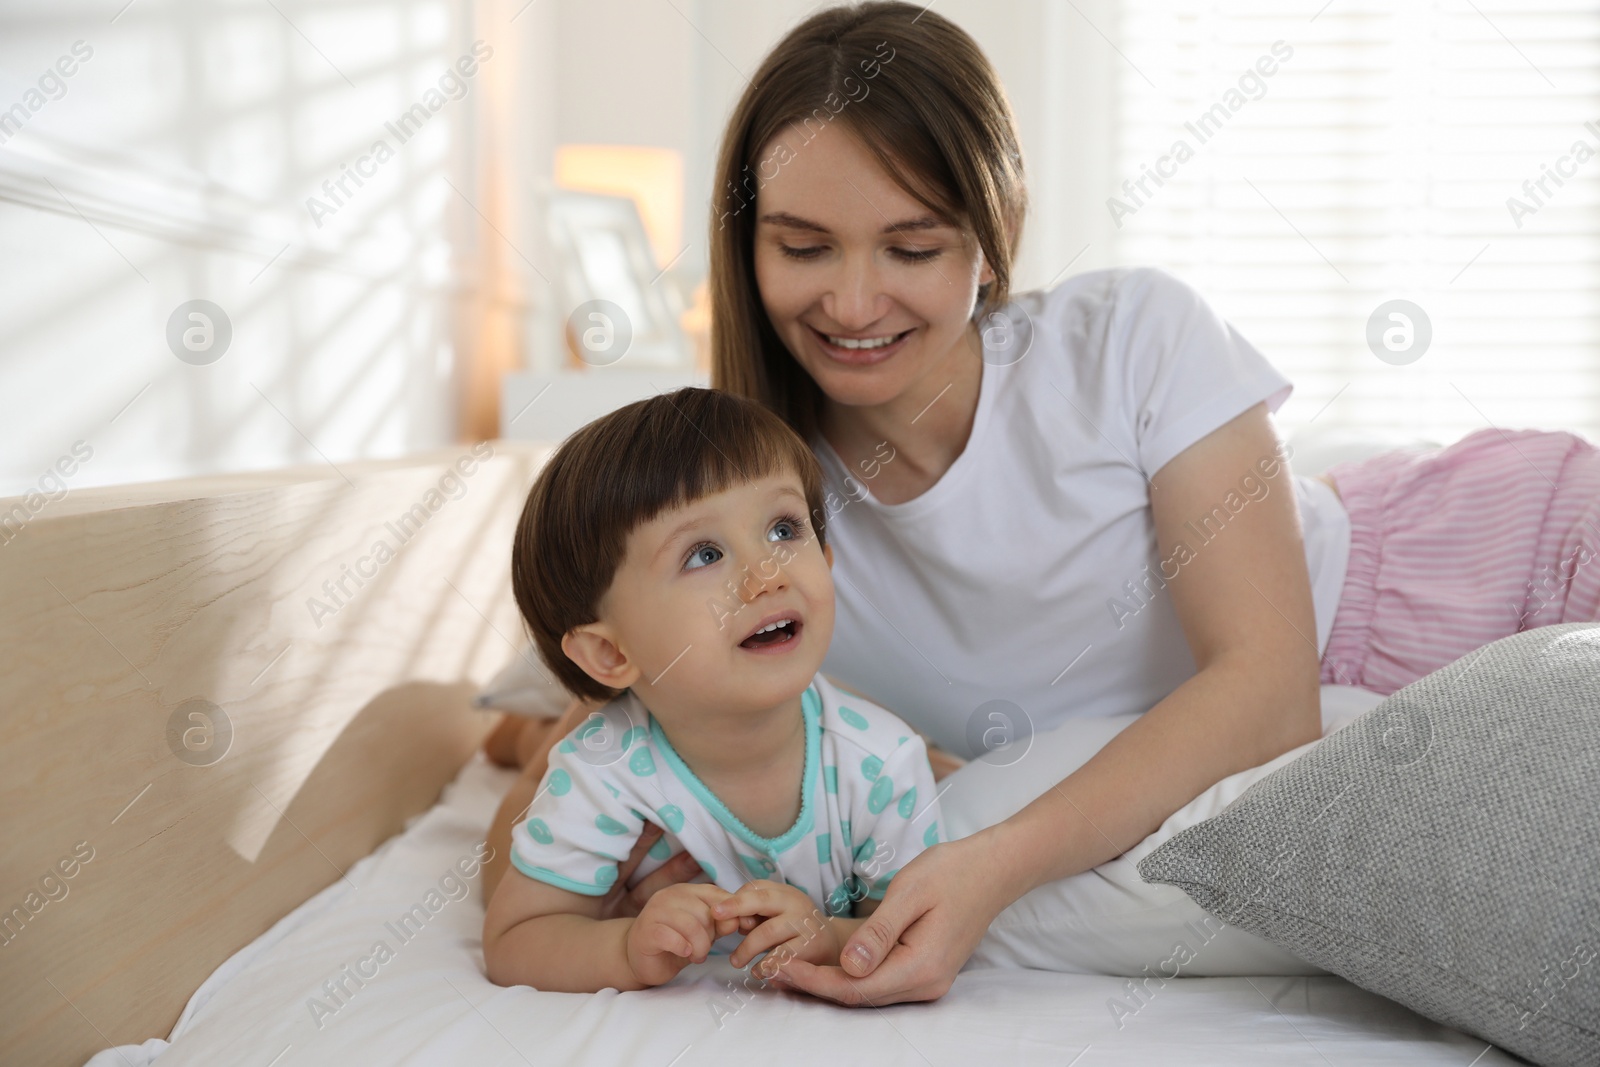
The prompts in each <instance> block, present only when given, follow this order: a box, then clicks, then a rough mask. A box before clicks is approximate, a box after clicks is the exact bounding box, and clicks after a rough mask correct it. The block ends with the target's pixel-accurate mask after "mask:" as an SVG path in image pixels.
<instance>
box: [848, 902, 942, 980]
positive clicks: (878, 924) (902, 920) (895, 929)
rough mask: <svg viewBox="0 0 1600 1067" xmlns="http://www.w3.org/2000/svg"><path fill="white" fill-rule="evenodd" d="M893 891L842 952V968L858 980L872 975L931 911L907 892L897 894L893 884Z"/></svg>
mask: <svg viewBox="0 0 1600 1067" xmlns="http://www.w3.org/2000/svg"><path fill="white" fill-rule="evenodd" d="M889 888H890V892H888V893H885V894H884V898H883V903H882V904H879V905H878V910H877V911H875V912H873V913H872V914H871V915H870V916H868V917H867V919H866V921H865V922H863V923H862V924H861V925H860V926H858V927H856V931H855V933H853V934H851V935H850V939H849V940H848V941H846V942H845V943H844V947H842V948H841V949H840V950H839V965H840V966H841V967H843V968H844V969H845V970H846V971H847V972H849V973H850V974H852V975H854V976H855V977H857V978H864V977H866V976H867V975H869V974H871V973H872V972H873V970H874V969H876V968H877V966H878V964H880V963H882V962H883V960H884V958H885V957H886V956H888V955H889V950H890V949H892V948H894V947H895V946H896V945H898V944H899V943H900V935H901V934H902V933H904V932H905V929H906V927H908V926H910V925H911V924H912V923H914V922H916V921H917V920H918V919H920V918H921V917H922V916H923V914H924V913H925V912H926V911H927V910H928V905H927V904H925V903H923V902H922V900H921V898H920V897H917V896H915V895H914V894H911V893H905V892H901V893H894V892H893V889H894V886H893V884H892V883H891V884H890V887H889Z"/></svg>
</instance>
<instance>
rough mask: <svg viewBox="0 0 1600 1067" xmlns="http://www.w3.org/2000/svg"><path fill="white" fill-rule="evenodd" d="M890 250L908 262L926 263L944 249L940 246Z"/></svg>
mask: <svg viewBox="0 0 1600 1067" xmlns="http://www.w3.org/2000/svg"><path fill="white" fill-rule="evenodd" d="M889 251H891V252H893V253H894V254H895V255H896V256H899V257H900V258H901V259H903V260H905V261H906V262H907V263H926V262H928V260H930V259H933V258H934V257H935V256H937V255H938V254H939V253H940V252H941V251H943V250H942V249H938V248H891V249H890V250H889Z"/></svg>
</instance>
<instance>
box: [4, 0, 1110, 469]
mask: <svg viewBox="0 0 1600 1067" xmlns="http://www.w3.org/2000/svg"><path fill="white" fill-rule="evenodd" d="M274 2H275V3H276V6H277V9H278V10H275V9H274V6H273V5H272V4H266V3H261V4H256V3H250V4H239V5H218V4H207V3H201V2H199V0H165V2H163V0H138V2H136V3H134V4H133V5H132V6H131V7H129V8H127V9H126V10H124V11H122V12H121V13H120V14H118V13H117V9H116V6H111V7H110V9H109V10H107V6H106V5H104V4H103V3H98V2H97V3H95V4H92V5H91V4H89V3H87V2H84V0H67V2H65V3H47V2H45V0H26V2H23V3H18V4H14V5H12V6H11V7H10V8H9V9H8V10H7V11H5V12H4V13H3V14H0V109H3V108H7V107H11V106H12V105H14V104H19V103H20V104H22V105H23V114H24V118H25V121H23V122H22V123H21V129H20V132H11V131H8V130H4V129H0V282H3V284H0V495H4V494H11V493H23V492H26V491H27V490H28V489H29V488H30V487H36V486H38V484H39V482H40V480H41V478H42V477H43V476H44V473H45V472H46V471H47V469H49V468H51V466H52V465H53V464H54V463H55V462H56V461H57V459H58V458H59V457H61V456H63V455H70V454H71V452H72V449H73V446H74V444H75V443H76V442H80V441H81V442H83V445H82V446H80V453H81V452H82V451H85V450H87V451H91V452H92V458H90V459H89V460H88V461H87V462H85V463H81V464H68V465H69V466H72V467H74V473H73V474H72V476H71V477H70V478H68V479H66V480H67V481H68V482H69V484H70V485H71V486H74V487H77V486H87V485H99V484H108V483H114V482H125V481H137V480H148V479H155V478H165V477H172V476H177V475H182V474H192V473H201V472H210V471H223V470H242V469H259V468H270V467H276V466H281V465H285V464H290V463H321V462H331V463H333V464H335V465H337V464H338V463H339V462H340V461H341V460H343V459H352V458H356V457H366V456H384V455H396V454H401V453H404V452H409V451H414V450H417V449H421V448H427V447H432V446H435V445H438V444H441V443H446V442H448V441H450V440H453V439H455V438H456V437H458V436H460V435H461V434H462V433H465V432H468V431H469V430H470V427H468V428H463V426H462V424H461V418H460V412H461V411H462V410H463V406H464V399H463V398H464V396H465V395H466V394H467V393H469V392H473V391H483V390H485V389H492V388H493V385H494V381H493V379H494V378H495V377H497V375H498V373H499V372H500V370H502V369H506V368H510V367H515V366H516V365H518V364H521V365H525V366H528V367H530V368H533V369H537V370H549V369H553V368H554V367H555V366H556V365H558V364H559V363H560V361H561V359H562V356H561V342H560V332H559V331H560V324H561V323H562V322H563V321H564V320H565V318H566V312H567V311H568V310H570V309H565V308H561V307H559V306H557V301H556V298H555V296H554V293H553V291H552V288H551V286H550V285H549V282H548V279H549V278H550V277H553V275H554V268H553V265H552V263H551V262H550V258H549V255H548V249H547V247H546V239H545V234H544V227H543V222H542V214H541V211H542V204H543V201H544V197H545V195H546V194H547V193H548V191H549V189H550V175H551V161H552V157H553V153H554V150H555V146H556V145H557V144H560V143H564V142H599V143H624V144H644V145H657V146H665V147H670V148H675V149H677V150H678V151H680V152H682V153H683V157H684V164H685V194H684V200H685V203H684V220H685V231H684V233H685V238H684V239H685V241H686V242H688V243H689V244H690V246H691V247H690V248H689V250H688V252H687V253H686V254H685V255H684V257H683V259H682V260H681V261H680V264H679V269H680V270H682V271H685V272H687V273H689V274H691V275H699V274H703V272H704V270H705V265H706V247H707V246H706V237H707V232H708V230H707V227H708V214H709V206H708V205H709V193H710V182H711V170H712V167H713V165H714V163H715V158H716V149H717V143H718V140H719V138H720V137H721V135H722V130H723V125H724V123H725V121H726V118H727V115H728V113H729V112H730V110H731V109H732V107H733V105H734V102H735V100H736V99H737V95H738V93H739V92H740V91H741V90H742V89H743V87H744V83H745V75H746V74H748V73H749V72H752V71H754V69H755V68H756V66H757V64H758V63H759V62H760V59H761V58H762V57H763V56H764V55H765V53H766V52H767V50H768V49H770V48H771V46H772V45H773V44H774V43H775V42H776V41H777V40H778V38H780V37H781V36H782V35H783V33H784V32H786V31H787V30H788V29H789V28H790V27H791V26H793V25H794V24H795V23H796V22H798V21H799V20H800V19H802V18H803V17H804V16H805V15H806V14H807V13H809V12H810V11H811V10H812V9H813V8H814V6H815V5H813V4H808V3H802V2H792V0H775V2H763V3H760V4H750V3H747V2H744V0H673V2H672V3H666V2H665V0H534V2H532V3H528V2H527V0H391V2H385V3H374V4H367V5H353V4H346V3H339V2H334V3H322V2H312V0H274ZM1111 3H1112V0H1080V3H1079V4H1078V5H1077V6H1078V9H1079V10H1081V11H1083V12H1084V13H1085V14H1086V15H1087V16H1088V17H1090V18H1095V19H1096V20H1097V21H1102V20H1106V19H1107V18H1108V17H1107V16H1106V15H1105V14H1104V11H1105V10H1106V9H1108V8H1109V6H1110V5H1111ZM279 10H281V12H282V14H279ZM939 10H940V11H941V13H943V14H944V15H946V16H947V17H949V18H952V19H955V20H956V21H957V22H958V23H959V24H961V25H962V26H964V27H965V28H966V29H967V30H968V31H969V32H971V33H973V35H974V36H975V37H976V38H977V39H978V41H979V43H980V44H981V45H982V46H983V47H984V49H985V50H986V51H987V52H988V53H989V55H990V57H991V59H993V61H994V62H995V64H996V66H997V67H998V69H999V71H1000V74H1001V77H1002V79H1003V80H1004V82H1005V85H1006V87H1007V90H1008V92H1009V93H1010V95H1011V99H1012V102H1013V104H1014V105H1015V107H1016V111H1017V114H1018V118H1019V122H1020V124H1021V127H1022V136H1023V142H1024V152H1025V153H1026V163H1027V166H1028V168H1029V177H1030V183H1031V187H1032V195H1033V204H1034V206H1033V210H1032V213H1031V217H1030V221H1029V225H1028V229H1027V231H1026V233H1025V236H1024V240H1023V244H1022V253H1021V260H1020V262H1019V264H1018V274H1017V287H1018V288H1028V287H1031V286H1035V285H1042V284H1045V283H1048V282H1049V281H1051V280H1052V279H1053V278H1054V277H1056V276H1057V275H1059V274H1060V272H1061V271H1062V269H1063V268H1065V267H1066V266H1067V264H1068V263H1069V262H1071V264H1072V266H1071V269H1072V270H1073V271H1077V270H1083V269H1088V268H1090V267H1093V266H1100V265H1104V264H1105V262H1107V261H1108V258H1107V257H1108V256H1109V243H1108V242H1107V241H1105V240H1103V239H1102V236H1101V235H1100V234H1099V233H1098V232H1097V230H1096V228H1097V227H1100V228H1102V229H1103V228H1104V226H1105V225H1106V223H1105V222H1104V221H1103V220H1104V213H1103V212H1102V211H1100V210H1099V209H1098V205H1099V204H1102V203H1103V202H1104V198H1105V195H1106V193H1105V190H1103V189H1095V188H1093V187H1092V185H1093V182H1099V181H1102V180H1103V176H1104V175H1105V174H1106V173H1107V172H1108V171H1109V169H1110V168H1109V167H1107V166H1106V165H1105V159H1106V157H1107V153H1108V151H1109V148H1108V146H1107V144H1106V137H1107V134H1108V131H1109V123H1110V111H1109V107H1108V106H1100V104H1094V103H1086V102H1090V101H1098V102H1101V103H1105V102H1107V101H1108V100H1109V92H1108V86H1109V85H1110V80H1109V74H1108V72H1107V63H1108V57H1109V56H1110V55H1111V53H1110V51H1109V49H1107V48H1106V47H1105V46H1104V42H1103V40H1102V39H1101V38H1100V37H1099V36H1098V35H1096V34H1095V33H1094V31H1093V30H1092V29H1091V28H1090V27H1089V26H1088V24H1087V23H1086V22H1085V21H1084V18H1083V16H1082V15H1079V14H1077V13H1076V12H1074V11H1072V10H1069V9H1067V8H1065V7H1063V6H1062V5H1059V4H1055V3H1049V2H1047V0H1004V2H993V0H990V2H985V3H979V2H977V0H947V2H946V3H944V4H943V5H941V7H940V9H939ZM113 20H114V21H113ZM474 40H483V41H484V42H485V44H486V45H487V46H488V47H489V48H492V49H493V50H494V53H493V56H492V57H490V58H489V59H487V60H486V61H480V63H479V65H478V67H477V71H476V73H475V74H474V75H473V77H472V78H471V79H464V84H465V86H466V89H465V95H464V96H463V97H462V98H461V99H447V100H446V101H445V102H444V103H443V104H442V105H441V106H440V107H439V109H438V110H437V111H436V112H432V113H431V115H430V118H429V119H428V121H427V123H426V124H425V125H424V127H423V129H422V131H421V132H420V133H419V134H418V135H416V136H415V137H413V138H411V139H409V140H407V141H406V142H405V143H403V144H402V143H400V142H399V139H398V137H396V136H395V135H394V134H393V133H392V132H390V131H388V130H387V129H386V128H385V126H384V123H385V122H386V121H393V120H394V119H395V118H396V117H398V116H399V114H400V113H401V112H402V111H404V110H405V109H406V108H408V107H409V106H411V105H412V104H414V103H418V102H419V101H421V100H422V99H423V96H424V92H425V90H427V89H428V88H429V87H430V86H436V83H437V81H438V79H439V77H440V75H441V74H442V73H443V72H444V71H445V69H446V68H447V66H448V65H450V64H452V63H454V62H455V61H456V60H457V59H458V58H459V57H462V56H465V55H470V53H471V48H472V42H473V41H474ZM79 41H81V42H83V45H82V46H81V48H83V49H89V50H92V55H91V56H90V57H89V58H88V59H87V60H86V61H81V62H79V64H78V65H77V67H76V69H75V71H74V73H73V75H72V76H71V77H70V78H64V79H62V83H61V84H62V85H64V87H65V90H64V92H61V93H58V94H57V95H58V96H59V98H58V99H51V98H49V97H48V95H47V94H45V93H40V95H39V96H38V97H37V98H36V100H37V102H38V103H39V104H40V106H39V107H38V109H37V110H36V111H30V110H28V109H27V103H28V101H29V99H30V98H29V96H28V92H29V90H30V89H37V88H38V82H39V79H40V77H41V75H42V74H43V73H44V72H45V71H46V69H47V68H49V67H51V66H52V65H53V64H54V63H56V61H57V60H58V58H59V57H62V56H71V54H72V48H73V46H74V44H75V42H79ZM1062 56H1065V57H1067V58H1068V60H1070V61H1068V62H1062V61H1061V58H1060V57H1062ZM51 88H52V89H54V83H53V82H52V83H51ZM1063 130H1065V131H1068V135H1067V136H1064V137H1063V136H1059V135H1058V136H1052V135H1051V134H1052V132H1054V133H1056V134H1059V133H1060V132H1061V131H1063ZM379 139H383V140H385V141H387V142H388V143H389V145H390V147H391V148H392V149H393V150H394V152H395V155H394V158H392V159H391V160H389V161H388V162H385V163H383V164H382V165H380V166H376V167H375V169H376V174H375V175H374V176H373V177H371V178H369V179H365V184H364V185H363V186H361V187H360V188H356V187H355V186H354V185H353V184H351V183H349V182H347V185H346V187H347V189H349V190H350V191H351V193H352V195H351V196H349V197H348V198H344V197H341V199H343V200H344V201H345V202H344V203H343V204H335V203H334V202H333V200H332V198H331V197H328V196H327V195H326V194H325V193H323V191H322V189H321V185H322V183H323V181H325V180H331V179H337V178H338V177H339V175H340V173H341V164H352V163H355V162H356V161H357V160H358V159H359V158H360V156H361V155H362V154H364V153H366V152H367V151H368V150H369V149H370V147H371V146H372V144H373V142H375V141H376V140H379ZM368 167H369V169H373V168H374V165H373V164H368ZM447 179H448V182H447ZM452 186H453V187H454V188H452ZM457 190H459V192H457ZM313 195H316V196H319V197H320V198H321V199H322V200H323V201H324V202H325V203H327V204H329V205H330V206H332V207H335V208H336V210H335V211H334V212H333V213H332V214H331V215H325V216H324V217H322V219H321V223H322V224H321V225H320V226H318V225H317V221H316V220H314V219H313V218H312V215H311V213H310V211H309V210H308V208H307V203H306V201H307V198H309V197H311V196H313ZM469 200H470V201H471V203H470V204H469V203H468V201H469ZM80 212H81V214H80ZM480 212H481V214H480ZM486 218H487V219H489V220H492V222H489V221H486ZM1086 244H1088V245H1089V248H1088V250H1087V251H1084V246H1085V245H1086ZM1080 252H1083V254H1082V255H1081V256H1080V257H1079V258H1078V259H1077V260H1076V261H1074V260H1073V257H1074V256H1078V255H1079V253H1080ZM195 298H203V299H208V300H211V301H213V302H215V303H216V304H218V305H219V306H221V307H222V308H223V310H224V311H225V313H226V314H227V316H228V318H229V319H230V320H231V323H232V327H233V337H232V342H231V345H230V346H229V348H228V350H227V351H226V352H225V353H224V354H223V355H222V357H221V358H220V359H218V360H217V361H216V362H214V363H211V364H209V365H205V366H195V365H191V364H189V363H185V362H183V361H181V360H180V359H178V358H177V357H176V356H175V355H174V354H173V352H172V351H171V350H170V349H169V346H168V343H167V340H166V336H165V334H166V326H167V322H168V318H169V316H171V315H172V313H173V311H174V310H175V309H176V308H177V307H178V306H179V305H180V304H182V303H184V302H185V301H188V300H192V299H195ZM469 379H470V380H469Z"/></svg>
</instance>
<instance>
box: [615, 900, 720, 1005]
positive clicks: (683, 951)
mask: <svg viewBox="0 0 1600 1067" xmlns="http://www.w3.org/2000/svg"><path fill="white" fill-rule="evenodd" d="M731 895H732V894H730V893H729V892H728V891H727V890H726V889H722V888H720V887H718V886H714V885H709V884H706V883H703V882H679V883H678V884H676V885H669V886H666V887H665V888H663V889H658V890H657V891H656V892H655V895H654V896H652V897H651V898H650V899H649V900H647V901H645V905H644V909H643V910H642V911H640V912H639V916H638V918H636V919H634V920H633V925H632V926H631V927H629V928H628V966H629V967H631V968H633V973H634V975H635V976H636V977H637V978H638V979H639V981H641V982H643V983H644V984H645V985H649V986H657V985H664V984H666V983H667V982H670V981H672V979H673V978H675V977H676V976H677V974H678V972H679V971H681V970H683V969H684V968H685V967H687V966H689V964H691V963H702V962H704V961H705V958H706V957H707V956H708V955H710V953H711V943H712V942H713V941H715V940H716V939H717V938H719V937H721V936H723V935H724V934H731V933H733V932H734V931H735V930H737V929H738V928H739V920H738V919H737V918H729V919H718V918H714V917H713V916H712V914H711V906H712V905H713V904H716V903H719V902H720V901H723V900H727V899H728V898H729V897H730V896H731Z"/></svg>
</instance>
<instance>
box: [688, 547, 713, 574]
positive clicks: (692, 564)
mask: <svg viewBox="0 0 1600 1067" xmlns="http://www.w3.org/2000/svg"><path fill="white" fill-rule="evenodd" d="M721 558H722V549H720V548H718V547H717V546H716V545H701V546H700V547H699V548H697V549H695V550H694V551H693V552H691V553H689V558H688V559H687V560H685V561H684V564H683V569H684V570H686V571H692V570H695V569H697V568H700V567H709V566H710V565H711V564H713V563H715V562H717V560H719V559H721Z"/></svg>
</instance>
